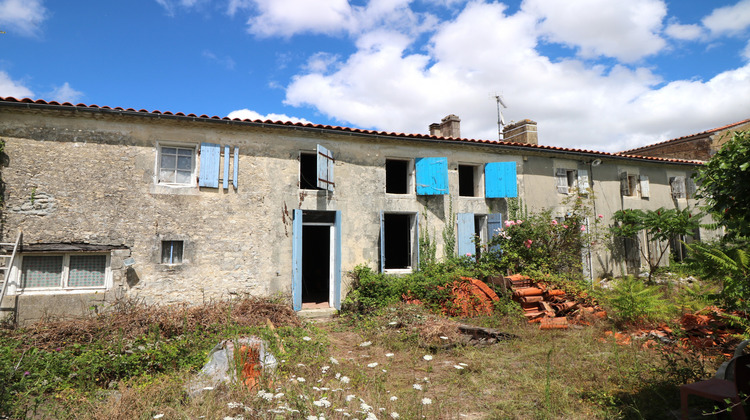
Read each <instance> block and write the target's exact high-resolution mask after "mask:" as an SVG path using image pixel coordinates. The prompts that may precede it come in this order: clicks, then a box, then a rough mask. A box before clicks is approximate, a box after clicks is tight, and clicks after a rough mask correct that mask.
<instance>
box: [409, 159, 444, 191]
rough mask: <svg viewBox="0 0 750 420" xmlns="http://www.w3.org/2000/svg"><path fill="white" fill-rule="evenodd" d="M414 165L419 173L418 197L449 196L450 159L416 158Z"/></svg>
mask: <svg viewBox="0 0 750 420" xmlns="http://www.w3.org/2000/svg"><path fill="white" fill-rule="evenodd" d="M414 163H415V166H416V171H417V195H447V194H448V158H444V157H427V158H416V159H415V160H414Z"/></svg>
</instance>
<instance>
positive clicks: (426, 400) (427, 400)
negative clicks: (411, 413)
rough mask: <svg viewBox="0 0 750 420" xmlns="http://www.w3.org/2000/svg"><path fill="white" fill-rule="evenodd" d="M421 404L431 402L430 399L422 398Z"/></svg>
mask: <svg viewBox="0 0 750 420" xmlns="http://www.w3.org/2000/svg"><path fill="white" fill-rule="evenodd" d="M422 404H424V405H430V404H432V400H431V399H429V398H422Z"/></svg>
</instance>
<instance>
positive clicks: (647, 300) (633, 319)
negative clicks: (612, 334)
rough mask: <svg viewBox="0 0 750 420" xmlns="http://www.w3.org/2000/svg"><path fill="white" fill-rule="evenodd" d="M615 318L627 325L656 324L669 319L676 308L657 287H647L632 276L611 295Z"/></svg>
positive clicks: (621, 281)
mask: <svg viewBox="0 0 750 420" xmlns="http://www.w3.org/2000/svg"><path fill="white" fill-rule="evenodd" d="M608 297H609V304H610V306H611V307H612V309H613V311H614V313H613V314H612V315H613V316H614V318H615V319H616V320H617V321H619V322H621V323H627V324H640V323H655V322H662V321H666V320H667V319H669V317H670V315H672V314H673V313H674V306H673V305H672V304H671V303H670V302H669V301H667V300H666V299H664V297H663V295H662V292H661V290H660V289H659V288H658V287H656V286H648V285H645V284H644V283H643V282H642V281H641V280H640V279H637V278H635V277H632V276H628V277H623V278H622V279H620V280H619V281H618V282H617V283H616V284H615V287H614V289H612V291H611V292H610V293H609V296H608Z"/></svg>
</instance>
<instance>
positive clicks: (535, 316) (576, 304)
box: [503, 274, 607, 329]
mask: <svg viewBox="0 0 750 420" xmlns="http://www.w3.org/2000/svg"><path fill="white" fill-rule="evenodd" d="M503 281H504V284H505V287H506V288H507V289H509V290H510V291H511V292H512V294H513V300H515V301H516V302H518V303H519V304H520V305H521V308H522V309H523V311H524V316H525V317H526V318H527V319H528V320H529V322H531V323H535V322H538V323H539V328H541V329H567V328H568V318H569V317H570V318H572V319H575V320H581V318H582V315H583V314H584V313H586V314H591V315H593V316H595V317H597V318H606V317H607V313H606V312H605V311H604V310H603V309H601V307H599V306H598V305H596V304H591V303H588V302H586V301H585V300H584V299H576V298H575V297H572V296H569V295H568V294H567V293H566V292H565V291H564V290H561V289H555V288H553V287H551V286H547V284H545V283H544V282H537V281H534V280H532V279H531V277H529V276H523V275H520V274H514V275H512V276H506V277H503ZM579 323H580V322H579Z"/></svg>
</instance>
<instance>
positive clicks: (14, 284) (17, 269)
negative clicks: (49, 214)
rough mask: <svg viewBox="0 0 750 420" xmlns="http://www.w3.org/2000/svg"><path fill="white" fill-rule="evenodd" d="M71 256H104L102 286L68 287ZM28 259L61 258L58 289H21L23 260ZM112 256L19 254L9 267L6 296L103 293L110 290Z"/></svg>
mask: <svg viewBox="0 0 750 420" xmlns="http://www.w3.org/2000/svg"><path fill="white" fill-rule="evenodd" d="M73 255H90V256H105V257H106V261H105V263H104V264H105V265H104V285H103V286H96V287H69V286H68V279H69V273H70V257H71V256H73ZM26 256H29V257H59V256H62V257H63V261H62V266H63V271H62V274H61V276H60V277H61V278H60V286H59V287H27V288H21V274H22V272H21V269H22V267H23V258H24V257H26ZM111 259H112V255H111V254H110V253H104V252H49V253H47V252H35V253H26V254H21V255H20V258H18V259H17V260H16V261H15V262H14V263H13V267H11V273H10V276H9V280H8V281H9V283H8V292H7V293H8V296H12V295H56V294H82V293H91V292H96V291H104V290H109V289H111V288H112V283H113V282H112V269H111V266H110V264H111Z"/></svg>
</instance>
